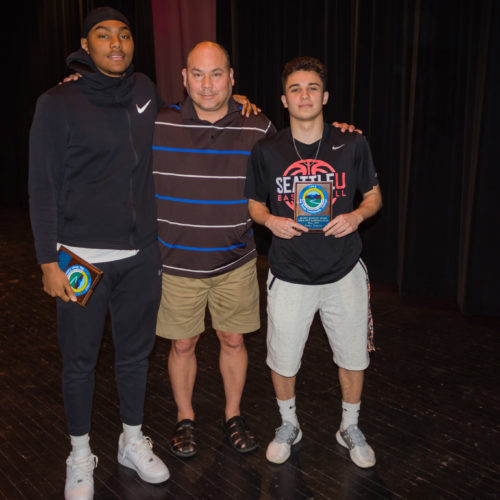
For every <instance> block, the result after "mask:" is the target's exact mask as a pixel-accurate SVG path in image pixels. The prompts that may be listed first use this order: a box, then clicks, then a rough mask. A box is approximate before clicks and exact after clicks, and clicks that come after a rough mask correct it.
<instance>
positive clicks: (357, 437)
mask: <svg viewBox="0 0 500 500" xmlns="http://www.w3.org/2000/svg"><path fill="white" fill-rule="evenodd" d="M344 434H346V435H347V437H348V439H349V441H350V442H351V443H352V447H353V448H354V447H356V446H359V447H363V446H366V438H365V436H364V434H363V433H362V432H361V430H360V429H359V427H358V426H357V425H350V426H349V427H348V428H347V429H346V430H345V431H344Z"/></svg>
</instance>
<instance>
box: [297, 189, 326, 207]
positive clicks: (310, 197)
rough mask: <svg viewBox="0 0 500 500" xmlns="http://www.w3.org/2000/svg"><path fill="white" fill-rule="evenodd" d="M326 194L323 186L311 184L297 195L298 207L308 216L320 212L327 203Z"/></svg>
mask: <svg viewBox="0 0 500 500" xmlns="http://www.w3.org/2000/svg"><path fill="white" fill-rule="evenodd" d="M328 198H329V196H328V194H327V193H326V191H325V188H324V187H323V186H320V185H318V184H311V185H310V186H306V187H305V188H303V189H302V190H301V191H300V193H299V205H300V208H302V210H304V212H306V213H308V214H317V213H318V212H321V211H322V210H323V209H324V208H325V206H326V204H327V203H328Z"/></svg>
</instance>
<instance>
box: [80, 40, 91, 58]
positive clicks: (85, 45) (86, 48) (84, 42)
mask: <svg viewBox="0 0 500 500" xmlns="http://www.w3.org/2000/svg"><path fill="white" fill-rule="evenodd" d="M80 47H81V48H82V49H83V50H84V51H85V52H87V54H88V53H89V42H88V40H87V39H86V38H80Z"/></svg>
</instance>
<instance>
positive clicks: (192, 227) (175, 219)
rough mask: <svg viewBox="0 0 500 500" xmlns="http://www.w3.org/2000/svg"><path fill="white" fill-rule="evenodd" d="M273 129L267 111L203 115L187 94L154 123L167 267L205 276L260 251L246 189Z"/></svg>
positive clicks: (160, 219) (174, 271) (156, 175)
mask: <svg viewBox="0 0 500 500" xmlns="http://www.w3.org/2000/svg"><path fill="white" fill-rule="evenodd" d="M275 131H276V129H275V128H274V126H273V124H272V123H271V122H270V120H269V119H268V118H267V117H266V116H265V115H263V114H260V115H258V116H254V115H252V116H251V117H249V118H245V117H243V116H241V114H240V108H239V106H238V105H237V104H236V102H235V101H234V100H233V99H232V98H231V99H230V101H229V109H228V113H227V115H226V116H224V117H223V118H221V119H220V120H218V121H217V122H215V123H210V122H208V121H205V120H200V119H199V118H198V115H197V114H196V111H195V109H194V107H193V104H192V101H191V99H190V98H189V97H188V98H187V99H186V101H184V103H183V104H182V105H180V106H177V105H175V106H170V107H169V108H163V109H162V110H161V111H160V112H159V114H158V118H157V121H156V122H155V132H154V139H153V174H154V179H155V190H156V199H157V207H158V235H159V236H158V239H159V242H160V248H161V253H162V259H163V269H164V272H166V273H168V274H174V275H178V276H186V277H194V278H207V277H210V276H216V275H219V274H223V273H225V272H228V271H231V270H233V269H236V268H237V267H240V266H242V265H243V264H245V263H246V262H248V261H249V260H251V259H252V258H254V257H255V256H256V250H255V242H254V238H253V229H252V221H251V219H250V216H249V214H248V200H247V199H246V198H245V196H244V194H243V193H244V187H245V179H246V171H247V163H248V158H249V156H250V152H251V150H252V147H253V146H254V144H255V143H256V142H257V141H258V140H259V139H261V138H263V137H264V136H266V135H270V134H273V133H274V132H275Z"/></svg>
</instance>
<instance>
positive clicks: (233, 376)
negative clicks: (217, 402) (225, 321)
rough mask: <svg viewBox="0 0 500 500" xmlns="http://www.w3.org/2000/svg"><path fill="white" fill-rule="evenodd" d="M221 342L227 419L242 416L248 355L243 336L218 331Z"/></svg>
mask: <svg viewBox="0 0 500 500" xmlns="http://www.w3.org/2000/svg"><path fill="white" fill-rule="evenodd" d="M217 337H219V341H220V355H219V368H220V372H221V375H222V381H223V384H224V393H225V395H226V408H225V412H224V413H225V418H226V420H229V419H230V418H232V417H235V416H237V415H240V403H241V397H242V394H243V388H244V386H245V381H246V376H247V366H248V353H247V349H246V347H245V343H244V341H243V335H242V334H239V333H229V332H222V331H219V330H217Z"/></svg>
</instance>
